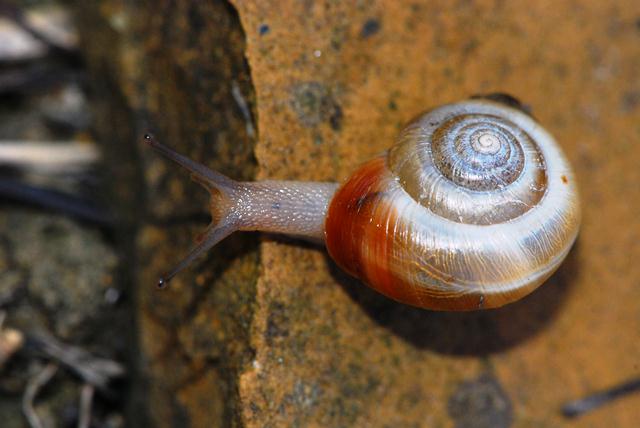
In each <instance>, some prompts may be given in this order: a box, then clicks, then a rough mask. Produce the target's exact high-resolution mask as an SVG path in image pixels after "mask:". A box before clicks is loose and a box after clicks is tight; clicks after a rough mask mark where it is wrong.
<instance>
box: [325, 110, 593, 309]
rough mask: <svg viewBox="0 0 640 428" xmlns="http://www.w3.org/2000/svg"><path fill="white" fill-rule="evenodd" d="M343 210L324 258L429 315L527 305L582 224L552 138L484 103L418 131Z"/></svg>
mask: <svg viewBox="0 0 640 428" xmlns="http://www.w3.org/2000/svg"><path fill="white" fill-rule="evenodd" d="M334 201H335V202H332V205H331V206H330V208H329V213H328V217H327V222H326V227H327V229H326V230H327V247H328V249H329V252H330V254H331V255H332V256H333V257H334V259H336V261H337V262H338V264H339V265H341V266H342V267H343V268H344V269H346V270H347V271H349V272H351V273H352V274H354V275H355V276H358V277H360V278H362V279H363V280H364V281H365V282H367V283H369V284H371V285H372V287H373V288H375V289H377V290H378V291H380V292H382V293H383V294H385V295H387V296H389V297H392V298H394V299H396V300H399V301H402V302H405V303H408V304H412V305H415V306H421V307H426V308H431V309H446V310H472V309H478V308H490V307H498V306H502V305H504V304H506V303H509V302H512V301H514V300H517V299H519V298H520V297H522V296H524V295H526V294H528V293H529V292H531V291H532V290H533V289H535V288H536V287H537V286H538V285H540V284H541V283H542V282H544V281H545V280H546V279H547V278H548V277H549V276H550V275H551V274H552V273H553V272H554V271H555V270H556V268H557V267H558V266H559V264H560V263H561V262H562V260H564V258H565V257H566V255H567V253H568V251H569V249H570V248H571V246H572V244H573V242H574V241H575V238H576V236H577V233H578V228H579V223H580V210H579V202H578V192H577V188H576V186H575V179H574V175H573V172H572V171H571V168H570V166H569V164H568V162H567V160H566V158H565V156H564V154H563V153H562V151H561V150H560V148H559V146H558V145H557V143H556V142H555V140H554V139H553V137H551V135H549V134H548V133H547V132H546V131H545V130H544V129H543V128H542V127H541V126H540V125H539V124H538V123H537V122H536V121H535V120H534V119H533V118H532V117H530V116H529V115H527V114H526V113H524V112H522V111H520V110H518V109H516V108H512V107H509V106H506V105H504V104H502V103H498V102H494V101H489V100H481V99H480V100H467V101H464V102H460V103H456V104H449V105H445V106H442V107H439V108H436V109H434V110H431V111H429V112H427V113H425V114H423V115H421V116H420V117H418V118H417V119H415V120H414V121H412V122H411V123H410V124H409V125H408V126H407V127H406V128H405V129H404V130H403V131H402V133H401V134H400V136H399V139H398V142H397V144H396V145H395V146H393V147H392V148H391V149H390V150H389V152H388V155H387V156H386V157H383V158H379V159H377V160H374V161H371V162H369V163H367V164H366V165H365V166H363V167H362V169H361V170H360V171H358V172H356V174H354V175H353V176H352V177H351V178H350V179H349V181H348V182H347V183H346V184H345V185H343V186H342V187H341V188H340V189H339V190H338V192H337V194H336V196H335V197H334ZM354 207H355V208H354ZM336 219H340V220H339V222H340V223H341V224H342V229H341V230H340V231H339V232H336V231H337V228H335V227H334V224H333V222H334V221H336V222H337V220H336ZM334 233H337V234H339V236H338V237H337V238H335V237H333V236H331V235H332V234H334Z"/></svg>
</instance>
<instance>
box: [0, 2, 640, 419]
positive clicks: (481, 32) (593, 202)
mask: <svg viewBox="0 0 640 428" xmlns="http://www.w3.org/2000/svg"><path fill="white" fill-rule="evenodd" d="M492 92H501V93H509V94H511V95H513V96H515V97H516V98H518V99H520V100H521V101H522V102H523V103H524V104H525V105H526V106H527V108H530V109H531V110H532V112H533V115H534V116H535V117H536V118H537V119H538V120H539V121H540V122H541V123H542V124H543V125H544V126H545V127H546V128H547V129H548V130H549V131H550V132H551V133H552V134H553V135H554V136H556V137H557V139H558V141H559V142H560V145H561V146H562V147H563V149H564V151H565V153H566V154H567V156H568V157H569V159H570V161H571V163H572V165H573V166H574V167H575V170H576V175H577V178H578V183H579V187H580V190H581V195H582V202H583V206H582V208H583V213H584V214H583V215H584V220H583V226H582V229H581V234H580V237H579V239H578V242H577V243H576V245H575V247H574V249H573V250H572V252H571V254H570V255H569V257H568V259H567V261H566V262H565V263H564V264H563V266H562V267H561V268H560V270H559V271H558V272H557V273H556V274H555V275H554V276H553V277H552V278H551V279H550V280H549V281H548V282H547V284H545V285H543V286H542V287H541V288H540V289H539V290H537V291H536V292H534V293H533V294H532V295H531V296H528V297H527V298H525V299H523V300H522V301H521V302H517V303H515V304H513V305H510V306H508V307H506V308H502V309H499V310H493V311H484V312H478V313H464V314H452V313H434V312H429V311H422V310H418V309H414V308H409V307H405V306H403V305H400V304H397V303H395V302H392V301H389V300H388V299H385V298H383V297H381V296H379V295H378V294H376V293H375V292H373V291H370V290H369V289H367V288H366V287H364V286H363V285H362V284H360V283H359V282H358V281H356V280H353V279H352V278H349V277H347V276H346V275H345V274H343V273H341V272H340V271H339V269H338V268H337V267H336V266H335V265H334V264H333V262H331V261H330V260H329V259H328V257H327V256H326V254H325V253H324V252H323V251H322V249H319V248H315V247H312V246H309V245H307V244H305V243H300V242H296V241H294V240H289V239H284V238H281V237H272V236H260V235H258V234H237V236H236V235H234V236H232V237H231V238H229V239H228V240H226V241H225V242H224V243H223V244H222V245H220V246H219V247H216V249H214V250H213V251H211V253H210V254H209V255H208V256H207V257H206V259H205V260H202V261H200V262H199V263H197V264H196V265H195V266H193V267H192V268H191V269H189V270H188V271H186V272H184V273H183V274H181V275H180V276H179V277H178V278H176V280H175V282H174V283H173V284H172V287H171V288H170V289H168V290H163V291H158V290H156V289H155V288H154V284H155V281H156V278H157V275H158V274H159V273H160V272H162V271H164V270H166V268H167V267H169V266H171V265H172V264H173V263H174V262H175V261H177V260H178V259H179V258H180V257H181V256H182V255H184V254H185V253H186V250H187V249H188V248H189V246H190V245H191V242H192V241H193V239H194V238H195V237H196V235H197V233H198V232H199V231H201V230H203V228H204V227H206V225H207V223H208V218H209V217H208V212H207V206H208V205H207V204H208V201H207V194H206V192H204V191H202V190H200V189H199V188H198V187H197V186H196V185H195V184H194V183H192V182H190V181H189V179H188V177H187V176H186V174H185V173H184V172H183V171H179V170H178V169H177V168H175V167H174V166H173V165H170V164H169V163H168V162H166V161H164V160H162V159H160V158H159V157H158V156H156V155H154V154H153V153H149V152H148V149H145V148H143V147H142V146H141V144H140V137H141V135H143V134H144V133H145V132H147V131H152V132H154V133H155V135H156V136H157V137H158V138H159V139H160V140H161V141H163V142H165V143H167V144H168V145H170V146H172V147H174V148H175V149H177V150H179V151H180V152H182V153H185V154H187V155H188V156H189V157H191V158H192V159H194V160H197V161H199V162H202V163H204V164H206V165H208V166H210V167H212V168H215V169H218V170H220V171H221V172H223V173H225V174H227V175H229V176H231V177H232V178H234V179H238V180H252V179H264V178H273V179H300V180H318V181H340V180H344V179H345V178H346V177H347V176H348V175H349V173H350V171H352V170H353V169H354V168H355V167H356V166H357V165H359V164H361V163H362V162H364V161H365V160H367V159H369V158H371V157H372V156H374V155H375V154H377V153H380V152H381V151H383V150H385V149H386V148H388V147H389V146H390V145H391V144H392V142H393V140H394V138H395V136H396V135H397V133H398V131H399V130H400V129H401V128H402V126H403V125H404V124H405V123H406V122H407V121H408V120H410V119H411V118H412V117H414V116H415V115H416V114H418V113H419V112H421V111H423V110H424V109H426V108H429V107H433V106H436V105H439V104H442V103H446V102H452V101H458V100H460V99H464V98H465V97H468V96H470V95H474V94H481V93H482V94H485V93H492ZM639 143H640V8H639V7H638V4H637V1H627V0H616V1H612V2H596V1H591V2H589V1H570V0H566V1H561V2H557V1H556V2H552V1H546V0H545V1H540V2H535V4H530V2H526V1H524V0H523V1H520V0H514V1H510V2H504V1H500V0H477V1H476V0H473V1H455V2H450V1H445V0H431V1H427V0H425V1H419V0H418V1H384V0H379V1H374V0H363V1H356V2H345V3H341V2H331V1H294V0H290V1H289V0H285V1H275V0H274V1H252V0H233V1H217V0H215V1H207V2H201V1H195V0H191V1H189V0H171V1H170V0H161V1H150V0H149V1H144V0H136V1H133V0H131V1H123V0H101V1H95V2H74V1H70V0H67V1H53V0H48V1H47V0H40V1H37V0H0V421H1V422H0V426H2V427H3V428H4V427H7V428H13V427H76V426H77V427H114V428H115V427H125V426H127V427H128V426H160V427H201V426H202V427H209V426H242V427H245V426H246V427H279V426H294V427H295V426H299V427H307V426H318V427H351V426H354V427H355V426H370V427H456V428H466V427H498V428H501V427H564V426H568V427H601V426H616V427H635V426H637V424H638V420H640V410H639V409H640V393H637V392H638V390H639V389H640V288H639V287H638V284H639V282H640V264H639V263H637V261H636V260H637V259H638V258H639V257H640V219H639V218H638V215H637V214H638V211H639V209H640V186H639V185H638V183H640V168H638V165H640V144H639Z"/></svg>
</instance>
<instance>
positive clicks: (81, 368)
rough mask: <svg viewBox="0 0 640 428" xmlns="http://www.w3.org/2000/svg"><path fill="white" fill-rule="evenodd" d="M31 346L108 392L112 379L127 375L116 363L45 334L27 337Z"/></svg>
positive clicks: (87, 381)
mask: <svg viewBox="0 0 640 428" xmlns="http://www.w3.org/2000/svg"><path fill="white" fill-rule="evenodd" d="M27 339H28V342H29V343H30V345H31V346H33V347H34V348H36V349H37V350H39V351H41V352H42V353H44V354H45V355H46V356H47V357H49V358H52V359H54V360H56V361H59V362H60V363H61V364H63V365H64V366H66V367H68V368H69V369H70V370H71V371H73V372H74V373H75V374H77V375H78V376H80V378H82V380H84V381H85V382H86V383H88V384H90V385H93V386H95V387H96V388H98V389H100V390H103V391H107V387H108V384H109V382H110V381H111V380H112V379H115V378H120V377H122V376H124V375H125V373H126V371H125V368H124V367H123V366H122V365H121V364H119V363H117V362H116V361H113V360H109V359H106V358H99V357H94V356H93V355H91V354H90V353H89V352H87V351H85V350H84V349H81V348H78V347H76V346H72V345H67V344H65V343H62V342H60V341H58V340H57V339H55V338H54V337H52V336H50V335H48V334H45V333H37V334H33V335H29V336H28V337H27Z"/></svg>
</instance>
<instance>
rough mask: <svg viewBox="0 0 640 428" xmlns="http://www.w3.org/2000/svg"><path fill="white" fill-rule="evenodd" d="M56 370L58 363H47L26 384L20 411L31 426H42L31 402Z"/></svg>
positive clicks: (32, 427) (40, 427)
mask: <svg viewBox="0 0 640 428" xmlns="http://www.w3.org/2000/svg"><path fill="white" fill-rule="evenodd" d="M57 371H58V365H57V364H55V363H49V364H47V366H46V367H45V368H44V370H42V371H41V372H40V373H38V374H37V375H36V376H35V377H33V378H32V379H31V380H30V381H29V383H28V384H27V389H26V390H25V392H24V396H23V397H22V411H23V412H24V415H25V417H26V418H27V421H28V422H29V426H30V427H31V428H42V426H43V425H42V422H41V421H40V418H39V417H38V414H37V413H36V411H35V409H34V408H33V402H34V400H35V398H36V396H37V395H38V392H40V390H41V389H42V388H43V387H44V386H45V385H46V384H47V383H49V381H50V380H51V378H52V377H53V376H55V374H56V372H57Z"/></svg>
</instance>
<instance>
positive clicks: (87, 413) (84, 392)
mask: <svg viewBox="0 0 640 428" xmlns="http://www.w3.org/2000/svg"><path fill="white" fill-rule="evenodd" d="M94 393H95V388H94V386H93V385H90V384H88V383H85V384H84V385H83V386H82V389H81V390H80V416H79V417H78V428H89V425H91V407H92V405H93V394H94Z"/></svg>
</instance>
